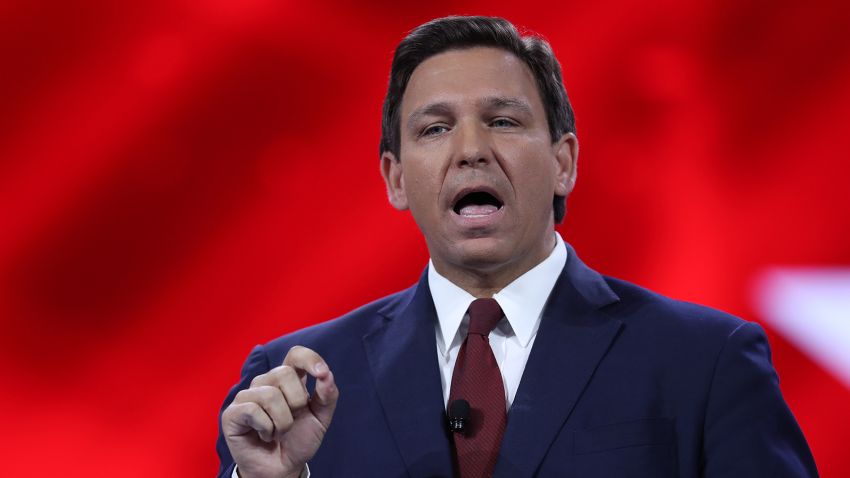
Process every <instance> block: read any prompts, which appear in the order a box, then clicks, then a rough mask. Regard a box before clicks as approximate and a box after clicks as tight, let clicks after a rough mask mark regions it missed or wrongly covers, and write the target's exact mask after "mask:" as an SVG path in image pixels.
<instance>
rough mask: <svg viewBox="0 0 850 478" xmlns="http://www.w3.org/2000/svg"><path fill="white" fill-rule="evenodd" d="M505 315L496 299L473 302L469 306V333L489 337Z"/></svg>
mask: <svg viewBox="0 0 850 478" xmlns="http://www.w3.org/2000/svg"><path fill="white" fill-rule="evenodd" d="M503 315H504V314H503V313H502V308H501V307H500V306H499V303H498V302H496V299H475V300H473V301H472V303H471V304H469V333H470V334H476V335H483V336H484V337H487V336H488V335H490V332H491V331H492V330H493V329H494V328H496V324H498V323H499V321H500V320H502V316H503Z"/></svg>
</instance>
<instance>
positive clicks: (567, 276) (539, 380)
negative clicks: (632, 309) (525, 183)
mask: <svg viewBox="0 0 850 478" xmlns="http://www.w3.org/2000/svg"><path fill="white" fill-rule="evenodd" d="M567 247H568V258H567V264H566V265H565V266H564V270H563V271H562V273H561V276H560V277H559V278H558V281H557V282H556V284H555V287H554V289H553V291H552V294H551V296H550V297H549V302H548V303H547V305H546V308H545V309H544V314H543V318H542V320H541V323H540V328H539V330H538V332H537V337H536V338H535V339H534V345H533V348H532V350H531V354H530V356H529V358H528V362H527V364H526V366H525V371H524V372H523V376H522V380H521V382H520V386H519V389H518V390H517V394H516V396H515V398H514V401H513V403H512V405H511V409H510V412H509V414H508V426H507V429H506V430H505V436H504V438H503V440H502V447H501V453H500V456H499V461H498V463H497V464H496V470H495V473H494V476H495V477H505V478H507V477H512V478H515V477H531V476H534V473H535V470H536V469H537V468H538V467H539V466H540V463H541V461H542V460H543V458H544V456H545V455H546V452H547V450H548V449H549V447H550V445H551V443H552V441H553V440H554V439H555V437H556V436H557V435H558V432H559V431H560V430H561V427H562V426H563V424H564V422H565V421H566V420H567V418H568V417H569V415H570V413H571V412H572V410H573V408H574V407H575V404H576V403H577V402H578V400H579V399H580V397H581V394H582V391H583V390H584V388H585V387H586V386H587V383H588V381H589V380H590V378H591V376H592V375H593V373H594V371H595V370H596V367H597V365H598V364H599V362H600V360H602V357H604V356H605V354H606V352H607V351H608V349H609V347H611V345H612V342H613V341H614V339H615V337H616V335H617V332H618V331H619V330H620V327H621V325H622V323H621V322H620V321H619V320H615V319H611V318H610V317H608V316H607V315H605V314H604V313H603V312H602V311H600V310H599V309H600V308H602V307H604V306H605V305H608V304H611V303H613V302H616V301H617V300H619V299H618V297H617V296H616V295H615V294H614V292H613V291H611V289H610V288H609V287H608V285H607V283H605V281H604V280H603V279H602V277H601V276H600V275H599V274H597V273H596V272H594V271H593V270H591V269H589V268H587V267H586V266H585V265H584V264H583V263H582V262H581V261H580V260H579V259H578V257H577V256H576V254H575V251H574V250H573V249H572V248H570V247H569V246H567Z"/></svg>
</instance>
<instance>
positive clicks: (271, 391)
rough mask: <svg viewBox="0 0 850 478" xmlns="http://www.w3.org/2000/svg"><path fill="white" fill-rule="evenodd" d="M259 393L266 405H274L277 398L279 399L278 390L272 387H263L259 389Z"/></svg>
mask: <svg viewBox="0 0 850 478" xmlns="http://www.w3.org/2000/svg"><path fill="white" fill-rule="evenodd" d="M257 393H258V394H259V396H260V399H261V400H262V401H263V402H266V403H272V402H274V400H275V398H277V388H275V387H270V386H268V385H263V386H262V387H259V388H257Z"/></svg>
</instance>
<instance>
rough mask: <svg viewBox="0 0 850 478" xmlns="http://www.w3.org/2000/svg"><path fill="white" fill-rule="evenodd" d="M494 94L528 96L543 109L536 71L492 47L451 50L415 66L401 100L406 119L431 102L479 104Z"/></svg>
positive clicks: (497, 95) (526, 98)
mask: <svg viewBox="0 0 850 478" xmlns="http://www.w3.org/2000/svg"><path fill="white" fill-rule="evenodd" d="M492 97H511V98H517V99H521V100H525V101H527V102H528V103H529V104H530V105H531V106H532V110H533V111H534V112H535V113H540V114H542V112H543V103H542V100H541V99H540V95H539V93H538V90H537V83H536V82H535V80H534V75H533V74H532V73H531V70H530V69H529V68H528V66H527V65H526V64H525V63H524V62H523V61H522V60H520V59H519V58H517V57H516V56H515V55H514V54H513V53H510V52H508V51H505V50H502V49H498V48H491V47H474V48H467V49H462V50H449V51H446V52H443V53H439V54H437V55H434V56H432V57H430V58H428V59H427V60H425V61H423V62H422V63H420V64H419V66H417V67H416V69H415V70H413V74H412V75H411V76H410V81H409V82H408V84H407V89H406V90H405V92H404V96H403V98H402V102H401V103H402V104H401V113H402V121H404V120H405V118H407V116H408V115H409V114H410V113H411V112H412V111H414V110H416V109H417V108H420V107H422V106H424V105H427V104H430V103H436V102H441V103H448V104H452V105H458V106H464V105H475V104H480V102H481V100H482V99H485V98H492Z"/></svg>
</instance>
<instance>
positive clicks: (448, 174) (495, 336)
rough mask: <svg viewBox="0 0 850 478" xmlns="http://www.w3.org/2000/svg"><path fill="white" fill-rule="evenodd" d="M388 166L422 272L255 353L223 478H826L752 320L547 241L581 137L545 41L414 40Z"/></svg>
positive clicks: (476, 20) (386, 142)
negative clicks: (415, 237)
mask: <svg viewBox="0 0 850 478" xmlns="http://www.w3.org/2000/svg"><path fill="white" fill-rule="evenodd" d="M380 153H381V173H382V175H383V177H384V180H385V182H386V186H387V192H388V196H389V200H390V203H391V204H392V205H393V206H394V207H395V208H396V209H398V210H402V211H403V210H410V212H411V214H412V216H413V219H414V220H415V221H416V224H417V225H418V226H419V229H420V230H421V231H422V235H423V236H424V238H425V242H426V243H427V246H428V251H429V253H430V255H431V261H430V263H429V264H428V267H427V270H426V271H425V272H424V273H423V274H422V277H421V279H420V280H419V282H418V283H417V284H416V285H414V286H412V287H410V288H409V289H406V290H404V291H401V292H399V293H397V294H394V295H391V296H388V297H385V298H383V299H380V300H378V301H376V302H374V303H371V304H368V305H365V306H363V307H361V308H360V309H358V310H355V311H353V312H351V313H349V314H347V315H345V316H343V317H341V318H338V319H336V320H333V321H331V322H327V323H324V324H321V325H317V326H314V327H310V328H308V329H304V330H301V331H299V332H296V333H293V334H290V335H287V336H284V337H280V338H278V339H276V340H273V341H271V342H269V343H267V344H265V345H261V346H257V347H256V348H254V350H253V351H252V352H251V354H250V356H249V357H248V359H247V361H246V363H245V365H244V367H243V370H242V377H241V380H240V382H239V383H238V384H237V385H236V386H235V387H234V388H233V389H232V390H231V392H230V394H229V395H228V397H227V399H226V400H225V403H224V407H223V409H222V414H221V422H220V425H221V433H220V436H219V440H218V453H219V456H220V459H221V470H220V472H219V476H222V477H229V476H241V477H243V478H254V477H258V478H271V477H274V478H283V477H299V476H308V475H309V476H312V477H314V478H323V477H414V478H417V477H418V478H429V477H450V476H457V477H463V478H480V477H488V476H497V477H505V478H507V477H512V478H516V477H532V476H539V477H574V478H588V477H604V478H622V477H647V478H650V477H651V478H660V477H721V476H722V477H807V476H817V470H816V468H815V464H814V461H813V459H812V456H811V453H810V452H809V449H808V447H807V445H806V441H805V438H804V437H803V435H802V433H801V432H800V429H799V427H798V425H797V423H796V422H795V420H794V417H793V416H792V414H791V412H790V410H789V409H788V407H787V405H786V404H785V401H784V400H783V398H782V395H781V393H780V390H779V385H778V379H777V376H776V373H775V371H774V369H773V367H772V365H771V362H770V352H769V349H768V345H767V341H766V339H765V335H764V333H763V331H762V330H761V328H760V327H759V326H758V325H755V324H752V323H747V322H744V321H742V320H740V319H737V318H735V317H732V316H729V315H727V314H724V313H722V312H718V311H715V310H712V309H709V308H706V307H702V306H698V305H693V304H687V303H682V302H677V301H674V300H671V299H668V298H665V297H662V296H660V295H657V294H654V293H652V292H650V291H647V290H645V289H642V288H640V287H637V286H635V285H632V284H629V283H626V282H623V281H620V280H617V279H612V278H608V277H604V276H601V275H599V274H598V273H596V272H595V271H593V270H592V269H590V268H588V267H587V266H585V265H584V264H583V263H582V262H581V260H580V259H579V257H578V255H577V253H576V252H575V251H574V250H573V249H572V248H571V247H570V246H569V245H567V244H566V243H565V242H564V241H563V240H562V239H561V237H560V236H559V235H558V234H557V233H556V232H555V224H556V223H559V222H561V221H562V220H563V218H564V214H565V210H566V209H565V200H566V198H567V196H569V194H570V192H571V191H572V189H573V186H574V185H575V180H576V161H577V158H578V141H577V139H576V136H575V126H574V118H573V112H572V108H571V106H570V104H569V100H568V98H567V94H566V91H565V90H564V86H563V81H562V79H561V70H560V65H559V64H558V61H557V60H556V58H555V57H554V55H553V53H552V51H551V49H550V47H549V45H548V44H547V43H546V42H545V41H544V40H542V39H540V38H538V37H535V36H525V37H523V36H520V35H519V33H518V32H517V30H516V29H515V28H514V26H513V25H511V24H510V23H509V22H507V21H505V20H503V19H499V18H487V17H448V18H442V19H438V20H434V21H431V22H429V23H426V24H424V25H422V26H420V27H418V28H416V29H415V30H413V31H412V32H411V33H410V34H409V35H408V36H407V37H406V38H405V39H404V40H403V41H402V42H401V43H400V44H399V46H398V48H397V49H396V51H395V55H394V58H393V63H392V69H391V74H390V82H389V88H388V91H387V96H386V99H385V101H384V109H383V121H382V137H381V147H380ZM635 253H639V251H635ZM447 411H448V412H447Z"/></svg>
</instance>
